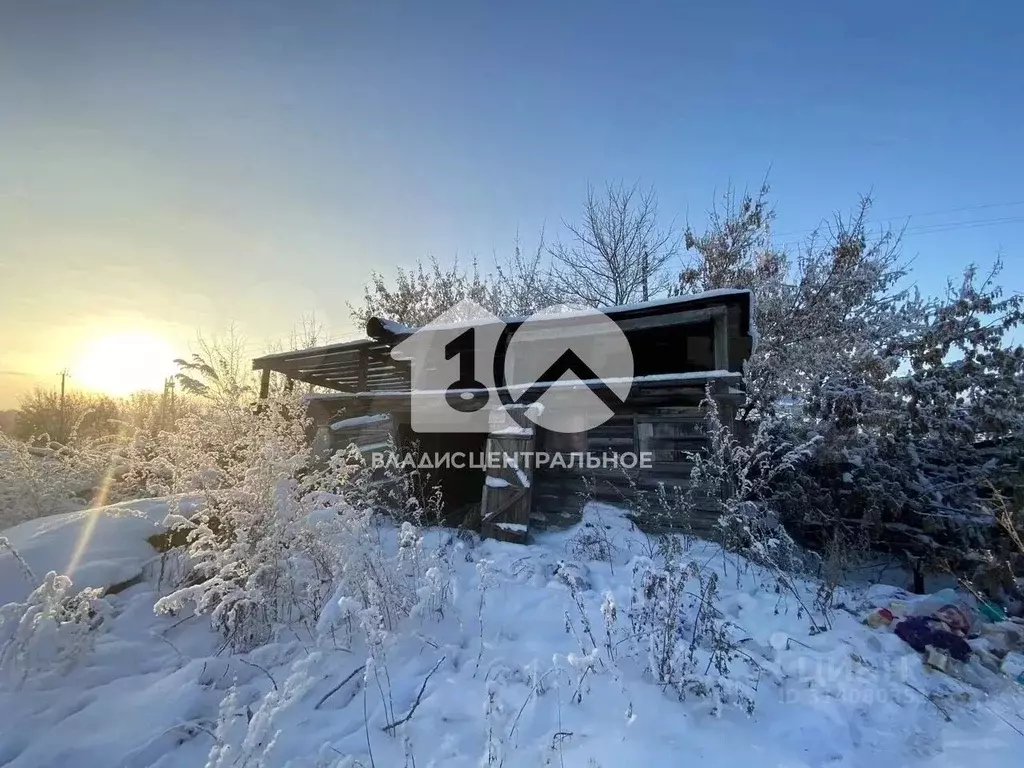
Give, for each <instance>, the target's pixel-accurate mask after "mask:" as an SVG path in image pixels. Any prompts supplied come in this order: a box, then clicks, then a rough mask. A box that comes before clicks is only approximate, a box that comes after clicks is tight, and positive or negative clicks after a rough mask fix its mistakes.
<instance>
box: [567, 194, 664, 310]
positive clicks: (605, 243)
mask: <svg viewBox="0 0 1024 768" xmlns="http://www.w3.org/2000/svg"><path fill="white" fill-rule="evenodd" d="M564 224H565V227H566V229H567V230H568V231H569V234H570V235H571V236H572V238H571V240H572V242H571V243H570V244H568V245H566V244H565V243H563V242H561V241H556V242H555V244H554V245H553V246H552V247H551V249H550V251H549V252H550V254H551V257H552V259H553V261H554V274H555V287H556V289H557V291H558V293H560V294H561V295H562V297H563V298H564V299H565V300H568V301H575V302H580V303H582V304H586V305H589V306H592V307H599V306H615V305H620V304H629V303H631V302H636V301H644V300H646V299H648V298H653V297H655V296H658V295H660V294H665V293H668V291H669V289H670V288H672V286H673V280H672V277H673V276H672V275H671V274H670V273H669V270H668V267H669V265H670V264H671V262H672V261H673V260H674V259H675V258H676V256H677V255H678V254H679V250H680V238H679V235H678V233H677V232H676V230H675V228H674V227H673V226H669V227H668V228H667V229H662V228H661V227H660V226H659V224H658V197H657V195H656V194H655V192H654V188H653V187H651V188H648V189H646V190H641V189H640V188H639V186H638V184H633V185H632V186H630V187H626V186H624V185H622V184H621V183H620V184H617V185H615V184H608V185H607V186H606V187H605V191H604V194H599V193H598V192H596V191H595V189H594V188H593V187H592V186H591V187H588V189H587V197H586V199H585V200H584V202H583V219H582V221H581V222H580V223H578V224H574V223H570V222H564Z"/></svg>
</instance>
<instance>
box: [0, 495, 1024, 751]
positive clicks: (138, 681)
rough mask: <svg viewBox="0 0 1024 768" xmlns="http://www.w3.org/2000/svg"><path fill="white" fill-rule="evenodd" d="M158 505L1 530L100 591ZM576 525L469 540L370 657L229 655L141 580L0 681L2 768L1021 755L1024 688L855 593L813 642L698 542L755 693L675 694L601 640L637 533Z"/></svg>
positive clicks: (298, 644)
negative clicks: (872, 616) (446, 602)
mask: <svg viewBox="0 0 1024 768" xmlns="http://www.w3.org/2000/svg"><path fill="white" fill-rule="evenodd" d="M125 506H127V507H131V508H135V509H139V510H140V511H141V515H139V516H136V515H128V514H125V513H124V509H125ZM167 511H168V505H167V504H166V503H165V502H162V501H159V500H157V501H147V502H142V503H135V504H133V505H123V506H122V508H121V509H120V511H118V510H116V509H109V508H108V509H103V510H98V511H97V510H94V511H91V512H88V513H73V514H71V515H61V516H55V517H51V518H44V519H42V520H36V521H32V522H30V523H25V524H22V525H20V526H17V527H16V528H14V529H11V530H10V531H7V532H6V533H5V535H6V536H7V537H8V538H9V539H10V540H11V543H12V544H13V545H15V546H16V547H17V548H18V549H19V550H20V551H21V553H22V555H23V556H24V558H25V560H26V561H27V562H28V564H29V565H30V567H31V569H32V570H33V571H35V572H36V573H37V574H39V575H42V573H43V572H45V571H46V570H49V569H53V570H57V571H64V570H65V569H66V568H67V567H68V564H69V563H72V564H73V565H74V572H73V573H72V574H71V575H72V578H73V579H75V581H76V587H77V586H84V585H86V584H87V583H88V584H91V585H100V584H110V583H115V582H120V581H123V580H124V579H127V578H130V577H132V576H133V575H135V574H136V573H138V572H139V571H140V569H142V568H143V567H144V566H145V565H146V563H148V562H150V561H151V560H152V558H153V557H154V556H155V554H156V553H155V552H153V551H152V550H150V549H148V545H147V544H146V543H145V538H146V537H147V536H149V535H150V534H151V533H152V532H154V530H158V529H159V523H160V521H161V520H162V519H163V516H164V515H165V514H166V512H167ZM587 522H589V523H590V524H591V525H596V526H598V527H599V530H601V531H603V533H602V534H601V537H600V538H601V540H602V545H601V546H600V547H590V548H589V550H588V548H587V547H583V548H581V547H580V546H577V545H578V544H579V541H580V539H579V537H578V534H579V531H578V530H569V531H562V532H549V533H541V534H538V535H537V536H536V541H535V543H533V544H531V545H530V546H525V547H524V546H520V545H516V544H508V543H502V542H496V541H486V542H483V543H477V544H474V543H471V542H468V543H462V542H460V543H459V545H458V547H459V548H458V549H457V550H456V552H455V555H454V557H453V558H452V562H453V565H454V573H453V586H454V590H453V593H452V600H451V604H450V607H449V609H448V610H447V611H446V612H445V614H444V616H443V617H442V618H437V617H430V616H422V617H414V618H411V619H409V620H407V621H406V623H405V625H404V626H403V628H402V630H401V631H400V632H397V633H396V634H395V635H394V636H393V637H392V638H391V639H390V640H389V642H388V644H387V645H386V647H385V650H383V651H382V652H379V653H377V654H376V658H375V662H374V663H373V664H372V665H371V666H370V668H363V666H364V665H365V664H366V662H367V654H366V651H365V649H364V650H360V647H361V646H359V645H358V644H356V645H354V646H353V647H352V648H351V649H350V650H345V649H343V648H341V647H336V643H332V642H331V641H329V640H328V639H326V638H324V637H315V636H313V634H312V633H311V632H309V631H308V630H305V629H300V628H282V629H281V631H279V632H278V635H277V637H276V640H275V642H272V643H270V644H268V645H265V646H263V647H260V648H258V649H256V650H254V651H252V652H250V653H248V654H244V655H232V654H231V653H230V652H229V651H227V650H225V649H224V648H223V642H222V638H221V637H220V636H219V635H217V634H215V633H214V632H213V631H212V630H211V629H210V627H209V624H208V622H207V620H206V619H205V618H202V617H195V616H192V615H191V614H190V613H181V614H179V615H176V616H170V615H162V616H158V615H154V612H153V605H154V602H155V601H156V600H157V598H158V597H159V596H160V595H159V594H158V590H157V587H156V584H155V582H154V581H152V580H147V581H144V582H143V583H139V584H137V585H135V586H132V587H131V588H129V589H127V590H125V591H123V592H121V593H119V594H116V595H112V596H110V597H109V598H108V600H109V602H110V604H111V606H112V615H111V616H110V618H109V619H108V620H107V621H106V622H105V623H104V625H103V627H101V629H100V630H99V631H98V632H97V638H96V642H95V645H94V647H92V648H91V649H90V650H88V651H87V652H86V653H85V654H84V656H82V657H81V658H80V659H79V660H78V661H77V663H76V664H75V665H74V666H73V667H72V668H71V669H69V670H67V671H66V672H61V673H60V674H52V675H45V674H44V675H39V676H35V677H33V678H31V679H29V680H27V681H26V682H25V684H24V685H23V686H21V687H20V689H17V690H12V689H11V688H10V687H9V686H8V687H7V688H5V689H2V690H0V711H2V712H3V713H4V717H3V719H2V726H0V765H3V766H10V767H11V768H44V767H45V768H50V767H56V766H69V767H74V768H78V767H79V766H123V767H125V768H129V767H138V768H143V767H144V766H162V767H164V768H167V767H169V766H202V765H204V764H206V763H207V760H208V759H210V757H211V750H214V748H215V747H217V746H218V745H220V747H221V749H222V751H223V753H222V754H221V755H220V759H221V762H220V763H219V764H220V765H237V766H243V765H247V766H257V765H266V766H283V765H287V764H289V761H292V763H291V764H292V765H295V766H300V765H301V766H314V765H319V766H335V765H339V766H341V765H351V766H375V768H391V767H392V766H420V767H421V768H426V766H432V765H433V766H439V767H440V766H453V767H456V768H457V767H458V766H478V765H495V766H497V765H504V766H509V767H512V766H542V765H554V766H567V767H572V766H581V767H583V766H586V767H587V768H594V767H596V766H603V767H604V768H610V767H614V766H633V765H642V766H649V767H650V768H657V767H659V766H670V765H671V766H675V765H679V764H686V765H700V766H723V767H728V768H734V766H741V765H750V766H780V767H782V766H785V768H798V767H802V766H824V765H830V766H865V767H867V766H870V767H871V768H883V767H884V766H894V767H895V766H934V767H938V766H949V767H952V766H957V767H959V766H966V765H974V766H979V768H980V766H985V768H999V766H1020V765H1021V760H1022V757H1021V756H1022V755H1024V735H1021V733H1019V732H1018V731H1024V719H1022V716H1024V704H1022V701H1024V689H1022V688H1021V687H1020V686H1017V685H1016V684H1014V683H1013V682H1012V681H1009V680H1005V681H1000V682H999V683H998V684H993V683H992V681H991V680H990V679H986V680H985V681H984V682H986V687H987V688H988V689H989V690H987V691H985V690H982V689H981V688H978V687H974V686H970V685H967V684H966V683H964V682H961V681H959V680H957V679H954V678H951V677H948V676H945V675H943V674H940V673H937V672H929V671H926V669H925V667H924V666H923V665H922V664H921V661H920V658H919V656H918V654H917V653H915V652H914V651H913V650H911V649H910V648H909V647H908V646H906V645H905V644H904V643H903V642H902V641H900V640H899V639H898V638H897V637H896V636H895V635H893V634H892V633H890V632H888V631H885V630H872V629H870V628H868V627H866V626H865V625H863V624H862V623H861V622H860V621H859V617H858V616H855V615H854V614H853V613H850V612H847V611H844V610H842V609H840V610H837V611H836V612H835V616H834V619H833V624H834V626H833V627H832V629H830V630H829V631H827V632H824V633H820V634H815V635H811V634H809V631H808V627H809V625H808V622H807V619H806V617H805V616H803V615H802V614H801V612H800V611H799V610H798V606H797V604H796V601H795V600H791V599H789V598H787V597H786V595H785V594H782V595H780V594H778V593H777V592H776V591H775V590H774V588H773V586H772V582H771V580H769V579H767V578H766V576H765V574H763V573H762V572H760V571H759V570H758V569H757V568H756V567H752V566H750V565H749V564H746V563H744V562H742V561H740V560H738V559H737V558H736V557H735V556H733V555H729V556H726V555H724V554H723V553H722V552H721V551H720V550H719V549H718V548H717V547H715V546H713V545H711V544H708V543H704V542H694V543H693V544H692V546H691V547H690V549H689V551H688V552H687V553H686V557H687V559H689V560H693V561H695V562H697V563H700V564H702V565H703V566H704V567H705V568H706V569H707V571H708V572H709V573H710V572H712V571H714V572H716V573H718V574H719V576H720V581H719V601H718V605H719V607H720V608H721V610H722V611H723V613H724V615H725V618H727V619H728V620H730V621H731V622H732V625H733V626H732V627H731V629H730V633H731V637H732V639H733V641H735V642H736V643H738V647H739V649H740V651H741V653H740V655H739V656H738V657H737V658H736V659H735V660H734V661H733V662H732V663H731V665H730V676H731V677H733V678H735V679H737V680H740V681H742V682H743V683H744V684H745V685H747V686H749V689H750V691H752V697H753V701H754V704H755V707H754V710H753V713H752V714H748V713H747V712H746V711H744V709H743V708H742V707H731V706H725V707H721V708H720V710H719V712H718V713H717V714H712V712H711V710H712V708H713V700H712V699H710V698H703V697H692V696H691V697H689V698H687V699H686V700H684V701H680V700H679V698H678V696H676V695H675V694H674V693H673V692H671V691H670V690H665V689H663V688H662V687H659V686H658V685H656V684H654V682H652V680H651V679H650V677H649V675H646V674H645V672H644V666H645V664H646V658H645V657H644V655H643V654H641V655H640V656H628V655H627V654H626V653H625V652H624V646H623V652H622V653H621V654H619V653H617V652H616V651H615V650H612V651H611V652H610V653H609V649H616V648H619V646H620V642H621V641H620V640H619V636H618V635H613V636H611V637H610V638H606V636H605V628H606V626H607V625H608V624H607V622H606V619H607V618H608V616H609V615H610V613H611V611H612V610H613V609H614V610H615V612H616V616H617V618H615V617H613V618H615V620H617V621H618V622H619V623H620V624H621V623H624V622H626V618H625V615H626V613H627V607H628V606H629V604H630V600H631V597H632V596H633V595H634V594H635V593H634V589H633V578H634V575H633V566H634V565H636V564H638V563H642V562H644V561H643V560H642V559H638V558H643V557H644V554H645V549H646V548H647V546H648V542H647V541H646V539H645V538H644V537H643V536H642V535H640V534H639V533H637V532H634V531H632V530H631V528H630V526H629V525H628V523H626V522H625V521H624V520H623V519H622V518H621V517H619V516H618V515H617V514H616V512H615V511H614V510H613V509H611V508H607V507H593V508H592V509H591V514H589V515H588V517H587ZM606 526H607V527H606ZM391 533H392V535H393V531H392V532H391ZM448 536H450V532H444V531H432V532H430V533H429V534H428V537H432V538H433V539H434V541H435V542H436V541H438V540H440V538H442V537H448ZM83 541H84V542H86V543H85V544H83V545H81V546H80V542H83ZM586 551H591V552H593V553H597V552H603V553H605V554H607V555H608V556H609V557H608V559H606V560H600V561H594V560H589V559H588V556H587V555H586ZM76 552H77V555H76ZM20 571H21V566H20V564H18V563H17V562H16V561H14V558H13V556H12V555H11V554H10V553H9V552H4V553H2V554H0V587H2V588H3V591H4V598H5V599H17V600H21V599H24V596H25V593H26V589H25V584H24V578H23V576H22V574H21V572H20ZM804 586H805V587H806V589H807V590H808V599H809V598H810V595H812V594H813V590H814V585H813V584H809V585H804ZM481 587H483V588H481ZM886 594H887V592H886V590H884V589H878V588H875V589H874V590H872V592H871V593H870V595H861V596H847V604H848V605H857V606H858V607H860V606H867V605H868V604H869V603H870V602H871V598H875V599H879V600H880V599H882V598H883V597H884V596H885V595H886ZM481 605H482V608H481ZM854 613H856V611H854ZM587 621H589V625H590V630H591V631H590V632H587V629H586V622H587ZM612 623H614V622H612ZM590 635H593V637H594V642H593V643H591V642H590V640H589V639H588V638H589V637H590ZM337 645H340V644H337ZM593 646H596V647H597V650H593ZM588 654H589V655H588ZM611 656H614V658H611ZM332 691H333V692H332ZM410 712H411V716H409V717H408V718H407V720H406V721H405V722H404V723H403V724H401V725H400V726H398V727H397V728H387V727H386V726H388V724H389V723H395V722H396V721H402V720H403V719H405V718H406V716H407V715H409V713H410ZM217 757H218V755H217V754H216V750H215V751H214V754H213V758H214V759H216V758H217Z"/></svg>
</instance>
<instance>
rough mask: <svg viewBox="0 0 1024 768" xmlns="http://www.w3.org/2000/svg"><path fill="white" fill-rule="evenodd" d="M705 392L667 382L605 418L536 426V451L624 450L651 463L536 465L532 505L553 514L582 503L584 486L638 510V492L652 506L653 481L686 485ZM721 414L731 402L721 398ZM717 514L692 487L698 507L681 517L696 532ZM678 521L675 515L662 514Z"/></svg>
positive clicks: (699, 445)
mask: <svg viewBox="0 0 1024 768" xmlns="http://www.w3.org/2000/svg"><path fill="white" fill-rule="evenodd" d="M703 398H704V392H703V391H702V390H700V389H696V388H679V389H675V388H673V389H666V388H664V387H662V388H659V389H658V390H651V391H644V390H643V389H641V390H640V391H639V392H637V393H635V394H634V396H633V397H631V398H630V399H629V400H628V401H627V402H626V404H625V406H624V407H623V408H622V410H621V411H619V412H618V413H616V414H615V416H613V417H612V418H611V419H610V420H609V421H607V422H605V423H604V424H602V425H600V426H598V427H595V428H594V429H592V430H590V431H588V432H586V433H581V434H576V435H565V434H558V433H553V432H548V431H546V430H540V434H539V435H538V445H539V447H538V450H539V451H543V452H547V453H554V452H563V453H569V452H574V451H575V452H579V451H582V452H589V453H590V454H591V455H594V454H597V455H606V454H614V455H620V454H623V453H635V454H641V453H645V452H650V453H651V454H652V459H653V461H652V465H651V467H650V468H649V469H642V468H637V469H623V468H618V469H616V468H611V467H607V468H606V467H600V468H596V469H593V468H589V469H588V468H581V467H564V468H563V467H561V466H558V467H550V466H547V467H542V468H539V469H537V470H536V471H535V474H534V489H533V510H534V512H535V513H537V514H538V515H539V516H540V517H541V519H544V518H548V519H552V518H553V519H557V518H558V517H559V516H561V515H564V514H565V513H566V512H569V513H572V512H575V511H578V510H579V509H580V505H581V503H582V500H583V497H584V495H585V494H587V493H588V492H589V493H590V494H592V496H593V498H595V499H596V500H598V501H605V502H608V503H611V504H617V505H621V506H624V507H627V508H631V509H633V510H640V509H642V508H643V505H644V501H645V499H644V498H641V496H642V497H646V501H647V502H648V503H650V504H653V505H655V506H657V500H656V495H657V493H658V489H659V486H662V485H663V486H664V487H665V489H666V491H667V492H668V493H669V495H671V494H672V493H673V489H679V490H680V492H684V491H686V490H688V489H689V486H690V471H691V470H692V469H693V464H692V463H691V462H690V461H689V458H688V457H689V455H690V454H691V453H692V452H696V451H700V450H703V449H704V448H706V446H707V437H706V436H705V435H704V434H703V429H702V425H703V421H704V417H703V415H702V414H701V411H700V407H699V406H700V402H701V400H702V399H703ZM720 408H721V412H722V417H723V419H726V420H731V418H732V413H733V407H732V405H731V404H729V403H728V402H723V403H720ZM717 514H718V505H717V503H716V501H715V499H713V498H711V497H710V496H708V495H706V494H703V495H702V494H700V493H698V494H697V504H696V509H695V510H694V512H693V513H692V515H691V519H690V520H688V521H685V522H687V523H688V524H689V526H690V528H691V529H692V530H693V532H694V533H695V534H698V535H701V534H708V533H710V532H711V530H712V529H713V527H714V525H715V523H716V520H717ZM658 522H659V524H663V523H665V522H668V523H669V524H671V525H677V524H680V523H682V522H684V521H681V520H667V521H666V520H660V521H658Z"/></svg>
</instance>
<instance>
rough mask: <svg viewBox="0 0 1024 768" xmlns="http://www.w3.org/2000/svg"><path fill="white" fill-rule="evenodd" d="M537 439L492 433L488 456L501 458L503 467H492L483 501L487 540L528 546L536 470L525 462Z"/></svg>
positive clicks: (484, 490) (483, 530) (488, 441)
mask: <svg viewBox="0 0 1024 768" xmlns="http://www.w3.org/2000/svg"><path fill="white" fill-rule="evenodd" d="M533 446H534V436H533V434H529V435H520V434H516V435H499V434H492V435H489V436H488V438H487V447H486V455H487V456H488V457H492V456H497V457H500V460H499V463H500V466H499V467H488V469H487V478H485V480H484V489H483V495H482V497H481V501H480V517H481V534H482V535H483V536H484V538H494V539H501V540H503V541H513V542H517V543H525V542H526V539H527V536H528V534H529V525H530V506H531V503H532V499H533V471H532V469H531V467H529V466H528V465H527V463H526V461H525V460H524V459H523V454H524V453H530V452H532V451H533Z"/></svg>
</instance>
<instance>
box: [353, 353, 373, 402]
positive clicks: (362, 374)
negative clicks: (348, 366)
mask: <svg viewBox="0 0 1024 768" xmlns="http://www.w3.org/2000/svg"><path fill="white" fill-rule="evenodd" d="M369 365H370V354H369V351H368V350H367V349H366V348H365V347H364V348H363V349H360V350H359V371H358V377H359V378H358V383H357V385H356V391H357V392H365V391H366V369H367V368H368V367H369Z"/></svg>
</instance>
